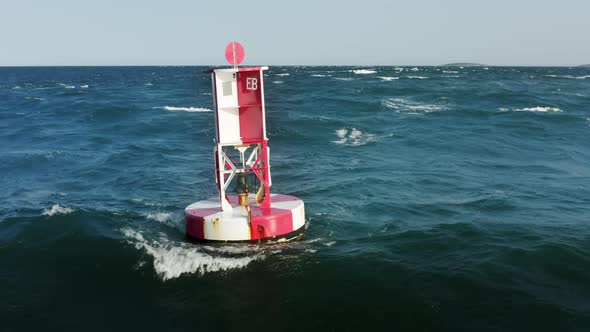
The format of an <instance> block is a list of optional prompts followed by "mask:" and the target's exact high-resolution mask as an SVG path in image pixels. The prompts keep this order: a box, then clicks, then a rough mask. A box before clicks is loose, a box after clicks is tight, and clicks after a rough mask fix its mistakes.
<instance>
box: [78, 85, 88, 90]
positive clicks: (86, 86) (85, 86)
mask: <svg viewBox="0 0 590 332" xmlns="http://www.w3.org/2000/svg"><path fill="white" fill-rule="evenodd" d="M80 88H82V89H88V84H84V85H80Z"/></svg>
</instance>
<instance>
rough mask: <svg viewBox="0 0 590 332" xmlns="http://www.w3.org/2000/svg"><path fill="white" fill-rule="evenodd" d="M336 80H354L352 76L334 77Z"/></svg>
mask: <svg viewBox="0 0 590 332" xmlns="http://www.w3.org/2000/svg"><path fill="white" fill-rule="evenodd" d="M334 79H335V80H339V81H352V80H354V79H353V78H352V77H334Z"/></svg>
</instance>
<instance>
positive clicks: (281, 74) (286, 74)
mask: <svg viewBox="0 0 590 332" xmlns="http://www.w3.org/2000/svg"><path fill="white" fill-rule="evenodd" d="M275 75H276V76H289V75H291V74H289V73H280V74H275Z"/></svg>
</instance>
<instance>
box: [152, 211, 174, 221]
mask: <svg viewBox="0 0 590 332" xmlns="http://www.w3.org/2000/svg"><path fill="white" fill-rule="evenodd" d="M170 216H171V214H170V213H166V212H158V213H149V214H148V215H147V216H146V217H147V218H148V219H151V220H155V221H159V222H161V223H164V222H166V221H169V220H170Z"/></svg>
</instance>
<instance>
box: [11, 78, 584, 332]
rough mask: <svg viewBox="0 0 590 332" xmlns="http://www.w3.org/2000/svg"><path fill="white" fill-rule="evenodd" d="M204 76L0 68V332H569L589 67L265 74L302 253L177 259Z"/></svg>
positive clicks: (281, 180)
mask: <svg viewBox="0 0 590 332" xmlns="http://www.w3.org/2000/svg"><path fill="white" fill-rule="evenodd" d="M205 69H206V68H204V67H62V68H58V67H37V68H0V188H1V189H0V203H1V204H0V330H2V331H32V330H39V329H43V330H50V331H80V330H92V331H104V330H121V331H123V330H124V331H128V330H134V331H141V330H149V331H195V330H202V331H210V330H220V329H221V330H265V329H269V328H273V329H280V330H298V331H299V330H303V331H308V330H322V331H324V330H334V331H340V330H352V331H363V330H389V331H393V330H406V331H589V330H590V69H584V68H565V67H563V68H536V67H526V68H521V67H478V68H471V67H464V68H462V67H271V68H270V70H269V71H268V72H267V75H266V77H265V90H266V91H265V94H266V105H267V128H268V134H269V139H270V143H269V144H270V146H271V149H272V150H271V165H272V175H273V187H272V191H273V192H275V193H283V194H289V195H295V196H298V197H300V198H301V199H303V200H304V201H305V203H306V214H307V215H306V222H307V223H306V227H307V230H306V236H305V238H304V239H303V240H301V241H298V242H292V243H278V244H228V245H209V244H207V245H198V244H193V243H189V242H187V241H186V239H185V236H184V229H183V227H184V219H183V209H184V208H185V207H186V206H187V205H189V204H190V203H192V202H194V201H197V200H201V199H205V198H208V197H210V196H212V195H214V194H215V192H216V191H215V185H214V178H213V161H212V156H213V154H212V151H213V138H214V128H213V120H214V114H213V112H212V110H211V109H212V108H213V105H212V104H213V102H212V96H211V83H210V77H209V76H208V75H207V74H204V73H203V70H205Z"/></svg>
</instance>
